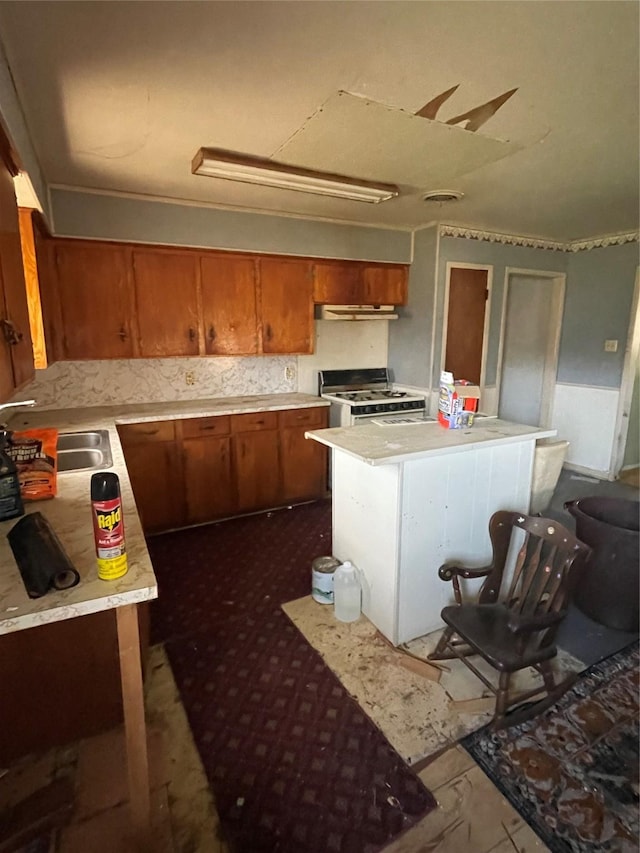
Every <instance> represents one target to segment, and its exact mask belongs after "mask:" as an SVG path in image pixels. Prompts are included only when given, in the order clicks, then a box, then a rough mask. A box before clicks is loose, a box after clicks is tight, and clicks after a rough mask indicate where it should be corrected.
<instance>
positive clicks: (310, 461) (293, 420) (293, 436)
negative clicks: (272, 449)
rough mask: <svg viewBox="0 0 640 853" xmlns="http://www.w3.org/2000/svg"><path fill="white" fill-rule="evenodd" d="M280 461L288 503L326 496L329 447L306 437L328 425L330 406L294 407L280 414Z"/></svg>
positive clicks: (284, 497) (284, 491)
mask: <svg viewBox="0 0 640 853" xmlns="http://www.w3.org/2000/svg"><path fill="white" fill-rule="evenodd" d="M280 425H281V433H280V460H281V466H282V491H283V500H284V501H285V502H289V501H296V500H311V499H313V498H322V497H324V496H325V495H326V493H327V476H328V448H326V447H325V446H324V445H322V444H318V442H317V441H312V440H311V439H309V438H305V437H304V434H305V432H306V431H307V430H310V429H322V428H323V427H326V425H327V409H326V408H324V409H323V408H317V409H315V408H314V409H293V410H291V411H287V412H281V413H280Z"/></svg>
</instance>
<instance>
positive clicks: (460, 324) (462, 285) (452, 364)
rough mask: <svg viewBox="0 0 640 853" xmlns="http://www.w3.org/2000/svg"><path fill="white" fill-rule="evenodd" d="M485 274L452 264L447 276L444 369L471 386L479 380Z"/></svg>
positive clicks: (484, 307) (487, 275)
mask: <svg viewBox="0 0 640 853" xmlns="http://www.w3.org/2000/svg"><path fill="white" fill-rule="evenodd" d="M488 277H489V273H488V271H487V270H486V269H484V270H483V269H465V268H463V267H452V268H451V271H450V278H449V308H448V313H447V343H446V352H445V360H444V369H445V370H448V371H450V372H451V373H453V376H454V379H467V380H469V382H471V383H473V384H474V385H480V383H481V373H482V345H483V342H484V318H485V310H486V306H487V298H488V296H489V288H488Z"/></svg>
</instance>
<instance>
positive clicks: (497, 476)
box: [306, 418, 556, 645]
mask: <svg viewBox="0 0 640 853" xmlns="http://www.w3.org/2000/svg"><path fill="white" fill-rule="evenodd" d="M555 434H556V431H555V430H549V429H539V428H537V427H532V426H525V425H522V424H514V423H509V422H507V421H501V420H497V419H493V418H490V419H486V420H477V421H476V423H475V424H474V426H473V427H470V428H468V429H463V430H446V429H444V428H443V427H442V426H440V425H439V424H438V423H424V424H402V425H397V426H396V425H394V426H388V425H377V424H374V423H371V424H367V425H365V426H353V427H343V428H337V429H323V430H314V431H310V432H308V433H306V435H307V438H310V439H313V440H315V441H319V442H321V443H322V444H325V445H327V446H328V447H330V448H331V450H332V492H333V554H334V555H335V556H336V557H337V558H338V559H340V560H351V561H352V562H353V563H354V564H355V565H356V566H357V567H358V569H360V572H361V579H362V584H363V591H362V610H363V612H364V614H365V615H366V616H367V617H368V618H369V619H370V620H371V622H373V624H374V625H375V626H376V627H377V628H378V629H379V630H380V631H381V632H382V633H383V634H384V635H385V636H386V637H387V638H388V639H389V640H390V641H391V642H392V643H393V644H394V645H399V644H400V643H405V642H407V641H409V640H412V639H414V638H416V637H421V636H423V635H424V634H428V633H429V632H431V631H434V630H436V629H438V628H440V627H441V626H442V622H441V620H440V611H441V610H442V608H443V607H444V606H445V605H446V604H448V603H450V602H451V601H452V593H451V584H446V583H444V582H443V581H441V580H440V578H439V577H438V569H439V567H440V566H441V565H442V564H443V563H444V562H446V561H447V560H460V561H463V562H464V563H465V564H468V565H471V566H481V565H484V564H486V563H487V562H490V559H491V543H490V540H489V533H488V524H489V518H490V517H491V515H492V514H493V513H494V512H496V511H497V510H499V509H504V510H513V511H516V512H523V513H526V512H528V510H529V501H530V495H531V472H532V468H533V457H534V450H535V444H536V439H539V438H548V437H551V436H554V435H555ZM476 583H477V582H476Z"/></svg>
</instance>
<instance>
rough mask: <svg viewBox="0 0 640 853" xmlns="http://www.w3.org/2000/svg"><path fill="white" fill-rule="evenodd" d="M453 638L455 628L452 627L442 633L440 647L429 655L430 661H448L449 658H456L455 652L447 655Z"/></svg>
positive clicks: (448, 626)
mask: <svg viewBox="0 0 640 853" xmlns="http://www.w3.org/2000/svg"><path fill="white" fill-rule="evenodd" d="M452 637H453V628H452V627H451V626H450V625H447V627H446V628H445V629H444V631H443V632H442V636H441V637H440V639H439V640H438V645H437V646H436V647H435V649H434V650H433V651H432V652H431V654H430V655H427V658H428V660H448V659H449V658H453V657H455V654H454V653H453V652H448V653H447V646H448V645H449V642H450V641H451V638H452Z"/></svg>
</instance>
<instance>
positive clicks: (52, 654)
mask: <svg viewBox="0 0 640 853" xmlns="http://www.w3.org/2000/svg"><path fill="white" fill-rule="evenodd" d="M138 619H139V624H140V651H141V655H142V662H143V667H144V663H145V660H146V654H147V649H148V646H149V608H148V605H147V604H139V605H138ZM0 684H2V685H3V689H2V701H1V702H0V766H6V765H7V764H9V763H10V762H12V761H14V760H15V759H17V758H20V757H21V756H23V755H26V754H28V753H31V752H44V751H46V750H48V749H52V748H53V747H55V746H61V745H63V744H66V743H70V742H72V741H76V740H79V739H81V738H85V737H91V735H94V734H98V733H99V732H102V731H106V730H107V729H110V728H113V727H114V726H117V725H119V724H120V723H121V722H122V691H121V686H120V663H119V657H118V637H117V629H116V615H115V610H105V611H102V612H100V613H92V614H89V615H87V616H78V617H76V618H75V619H66V620H64V621H63V622H53V623H51V624H50V625H39V626H37V627H35V628H29V629H28V630H26V631H17V632H16V633H14V634H5V635H4V636H3V637H0Z"/></svg>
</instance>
